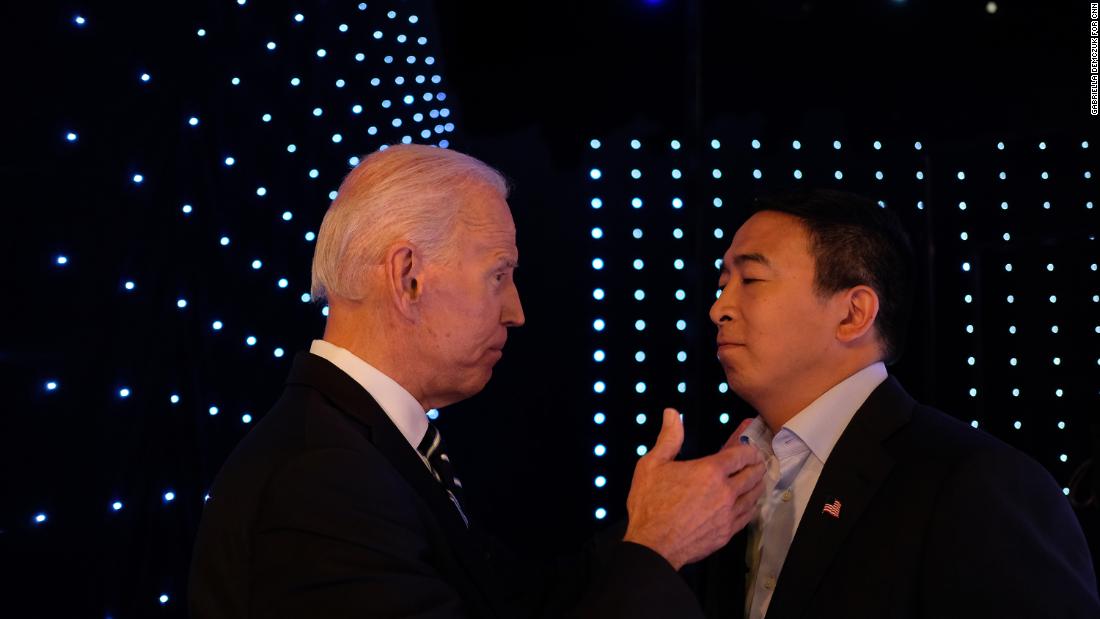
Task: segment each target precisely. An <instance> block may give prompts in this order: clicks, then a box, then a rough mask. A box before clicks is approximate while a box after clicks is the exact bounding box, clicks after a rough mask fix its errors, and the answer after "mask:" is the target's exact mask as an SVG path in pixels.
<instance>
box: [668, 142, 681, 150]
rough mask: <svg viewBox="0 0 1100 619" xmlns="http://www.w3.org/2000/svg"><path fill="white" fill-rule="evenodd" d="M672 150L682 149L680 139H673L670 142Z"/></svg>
mask: <svg viewBox="0 0 1100 619" xmlns="http://www.w3.org/2000/svg"><path fill="white" fill-rule="evenodd" d="M669 145H670V146H672V150H680V140H673V141H672V142H671V143H670V144H669Z"/></svg>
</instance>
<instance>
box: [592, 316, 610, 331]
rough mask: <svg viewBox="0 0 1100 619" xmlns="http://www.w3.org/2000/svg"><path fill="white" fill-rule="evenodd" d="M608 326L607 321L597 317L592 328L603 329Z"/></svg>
mask: <svg viewBox="0 0 1100 619" xmlns="http://www.w3.org/2000/svg"><path fill="white" fill-rule="evenodd" d="M606 326H607V323H605V322H604V321H603V319H602V318H597V319H596V320H593V321H592V328H593V329H595V330H597V331H603V330H604V327H606Z"/></svg>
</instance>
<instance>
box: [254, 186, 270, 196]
mask: <svg viewBox="0 0 1100 619" xmlns="http://www.w3.org/2000/svg"><path fill="white" fill-rule="evenodd" d="M256 195H258V196H260V197H261V198H262V197H264V196H266V195H267V187H257V188H256Z"/></svg>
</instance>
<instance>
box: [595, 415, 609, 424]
mask: <svg viewBox="0 0 1100 619" xmlns="http://www.w3.org/2000/svg"><path fill="white" fill-rule="evenodd" d="M592 421H593V422H594V423H595V424H596V425H598V426H599V425H603V422H605V421H607V415H604V414H603V413H596V414H595V415H593V416H592Z"/></svg>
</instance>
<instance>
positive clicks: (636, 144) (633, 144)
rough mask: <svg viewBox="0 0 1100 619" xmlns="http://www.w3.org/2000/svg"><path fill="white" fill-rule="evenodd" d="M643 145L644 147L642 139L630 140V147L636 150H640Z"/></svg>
mask: <svg viewBox="0 0 1100 619" xmlns="http://www.w3.org/2000/svg"><path fill="white" fill-rule="evenodd" d="M641 147H642V143H641V142H640V141H638V140H630V148H633V149H634V150H638V149H639V148H641Z"/></svg>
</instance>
